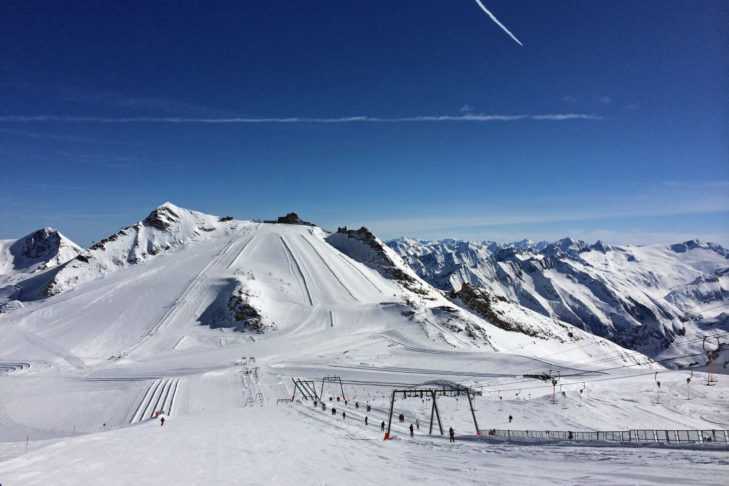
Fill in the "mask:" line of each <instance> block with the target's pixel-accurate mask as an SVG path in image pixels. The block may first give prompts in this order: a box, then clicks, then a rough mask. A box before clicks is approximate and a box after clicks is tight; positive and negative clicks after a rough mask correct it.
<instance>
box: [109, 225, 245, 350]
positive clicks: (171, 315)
mask: <svg viewBox="0 0 729 486" xmlns="http://www.w3.org/2000/svg"><path fill="white" fill-rule="evenodd" d="M235 243H239V244H240V241H239V240H235V239H234V240H231V241H230V242H229V243H228V244H227V245H226V246H225V247H224V248H223V249H222V250H221V251H220V253H218V255H216V256H215V258H213V259H212V260H211V261H210V262H209V263H208V264H207V265H206V266H205V267H204V268H203V269H202V270H201V271H200V272H199V273H198V274H197V275H196V276H195V277H193V279H192V280H191V282H190V284H189V285H188V286H187V287H186V288H185V290H184V291H183V292H182V294H180V296H179V297H178V298H177V299H175V302H174V303H172V305H171V306H170V307H169V309H167V311H166V312H165V313H164V314H163V315H162V317H161V318H160V319H159V321H158V322H157V324H156V325H155V326H154V327H152V329H150V331H149V332H147V334H146V335H145V336H144V337H143V338H142V339H141V340H140V341H138V342H137V343H136V344H134V345H132V346H130V347H129V348H127V349H126V350H125V351H124V352H123V353H122V354H123V355H127V356H132V355H133V354H135V353H137V352H138V351H139V349H140V348H142V347H143V346H144V345H145V344H146V343H147V341H149V339H150V338H152V337H153V336H154V335H156V334H159V332H160V331H161V330H163V329H164V328H166V327H167V326H169V325H170V323H171V322H172V321H173V320H174V319H175V318H176V317H177V315H178V314H179V313H180V312H181V309H182V307H183V306H184V305H186V304H187V302H188V300H190V299H191V297H192V296H193V295H194V294H195V293H197V292H198V290H199V289H200V287H201V286H202V283H203V281H204V279H205V276H206V275H207V274H208V272H210V270H211V269H212V268H214V267H216V266H218V265H220V263H221V262H222V261H223V259H224V258H225V256H226V255H227V254H228V252H229V251H230V249H231V247H232V246H233V245H234V244H235ZM248 243H250V240H247V241H245V242H244V243H242V248H241V250H240V251H242V250H243V249H245V247H246V246H247V245H248ZM240 251H239V252H238V253H237V255H239V254H240Z"/></svg>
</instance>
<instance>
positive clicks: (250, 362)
mask: <svg viewBox="0 0 729 486" xmlns="http://www.w3.org/2000/svg"><path fill="white" fill-rule="evenodd" d="M248 364H250V365H254V364H256V358H254V357H253V356H251V357H250V358H248Z"/></svg>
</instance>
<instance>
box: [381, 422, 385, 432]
mask: <svg viewBox="0 0 729 486" xmlns="http://www.w3.org/2000/svg"><path fill="white" fill-rule="evenodd" d="M380 430H381V431H383V432H384V431H385V421H384V420H383V421H382V423H381V424H380Z"/></svg>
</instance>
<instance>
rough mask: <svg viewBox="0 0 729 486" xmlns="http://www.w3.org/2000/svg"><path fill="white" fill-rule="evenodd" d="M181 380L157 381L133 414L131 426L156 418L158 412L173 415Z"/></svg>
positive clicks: (167, 379) (165, 379) (150, 387)
mask: <svg viewBox="0 0 729 486" xmlns="http://www.w3.org/2000/svg"><path fill="white" fill-rule="evenodd" d="M179 384H180V378H160V379H157V380H155V381H154V382H153V383H152V384H151V385H150V386H149V388H148V389H147V392H146V393H145V395H144V398H142V401H141V402H140V403H139V405H138V406H137V409H136V410H135V411H134V413H133V414H132V418H131V420H129V423H130V424H133V423H137V422H141V421H142V420H147V419H150V418H154V415H155V413H156V412H157V411H162V412H164V413H165V414H167V415H172V411H173V405H174V400H175V396H176V394H177V388H178V386H179Z"/></svg>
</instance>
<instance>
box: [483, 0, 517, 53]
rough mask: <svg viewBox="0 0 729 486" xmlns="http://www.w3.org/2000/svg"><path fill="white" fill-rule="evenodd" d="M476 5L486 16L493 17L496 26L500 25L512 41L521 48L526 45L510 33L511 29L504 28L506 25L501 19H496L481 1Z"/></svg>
mask: <svg viewBox="0 0 729 486" xmlns="http://www.w3.org/2000/svg"><path fill="white" fill-rule="evenodd" d="M476 3H477V4H478V6H479V7H481V10H483V11H484V12H486V15H488V16H489V17H491V20H493V21H494V22H496V25H498V26H499V27H501V28H502V29H503V30H504V32H506V33H507V34H509V36H510V37H511V38H512V39H514V40H515V41H516V43H517V44H519V45H520V46H524V44H522V43H521V42H519V39H517V38H516V37H515V36H514V34H512V33H511V32H509V29H507V28H506V27H505V26H504V24H502V23H501V22H499V19H497V18H496V17H494V14H492V13H491V12H489V9H487V8H486V7H484V6H483V3H481V0H476Z"/></svg>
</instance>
